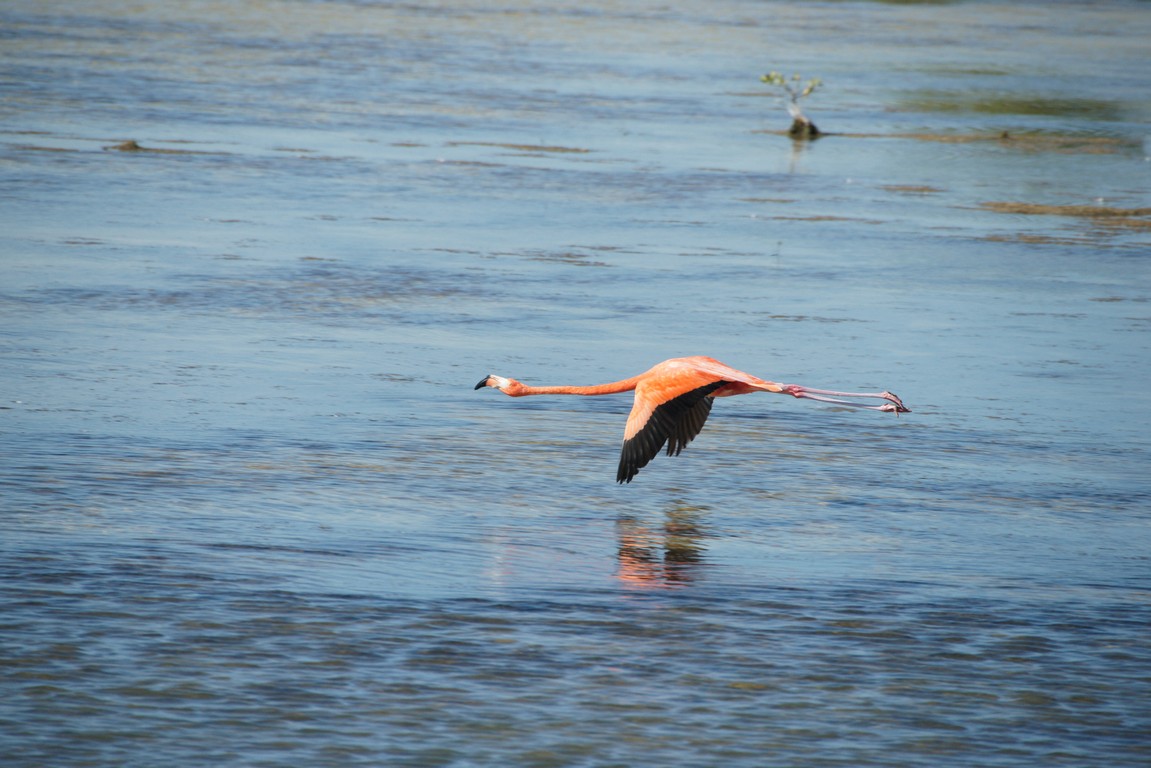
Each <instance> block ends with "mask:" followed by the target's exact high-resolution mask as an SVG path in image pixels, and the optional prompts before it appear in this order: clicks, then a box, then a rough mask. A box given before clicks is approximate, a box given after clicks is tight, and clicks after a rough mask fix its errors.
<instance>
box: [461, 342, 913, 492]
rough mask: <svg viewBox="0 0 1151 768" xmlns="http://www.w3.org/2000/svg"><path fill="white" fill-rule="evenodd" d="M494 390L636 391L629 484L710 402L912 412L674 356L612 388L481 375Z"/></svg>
mask: <svg viewBox="0 0 1151 768" xmlns="http://www.w3.org/2000/svg"><path fill="white" fill-rule="evenodd" d="M483 387H493V388H494V389H498V390H499V391H501V392H503V393H504V394H505V395H510V396H511V397H524V396H525V395H614V394H616V393H617V392H630V391H631V390H633V389H634V390H635V403H634V405H632V409H631V413H630V414H629V415H628V417H627V426H626V427H625V428H624V432H623V450H622V451H621V453H620V457H619V471H618V472H617V473H616V478H615V479H616V482H618V483H630V482H631V481H632V478H633V477H635V476H636V474H637V473H639V471H640V469H641V468H643V467H646V466H647V464H648V462H649V461H651V460H652V459H654V458H655V457H656V456H657V455H658V454H659V452H660V449H661V448H663V446H664V444H665V443H666V444H667V455H668V456H678V455H679V452H680V451H682V450H683V449H684V446H686V445H687V444H688V443H690V442H691V441H692V440H693V439H694V438H695V436H696V435H698V434H699V431H700V430H701V429H703V423H704V422H705V421H707V415H708V413H709V412H711V404H712V399H713V398H716V397H731V396H732V395H747V394H750V393H752V392H778V393H780V394H784V395H791V396H792V397H801V398H807V399H808V400H819V401H821V402H824V403H835V404H837V405H850V406H852V407H855V408H868V409H870V410H873V411H884V412H886V413H911V410H910V409H909V408H907V407H906V406H904V405H903V401H901V400H900V399H899V398H898V397H896V396H895V395H893V394H892V393H890V392H878V393H868V392H834V391H831V390H827V389H811V388H809V387H801V386H799V385H798V384H776V383H775V382H774V381H764V380H763V379H761V378H758V377H756V376H752V375H751V374H750V373H744V372H743V371H737V370H736V369H735V368H732V367H731V366H728V365H724V364H723V363H721V362H719V361H718V360H713V359H712V358H710V357H677V358H673V359H671V360H664V361H663V362H662V363H660V364H659V365H656V366H655V367H653V368H652V369H651V370H649V371H646V372H644V373H641V374H640V375H638V376H632V377H631V378H630V379H624V380H623V381H613V382H611V383H610V384H594V385H592V386H588V387H573V386H559V387H532V386H528V385H527V384H523V383H521V382H518V381H516V380H515V379H507V378H504V377H503V376H496V375H494V374H492V375H488V376H485V377H484V379H483V380H482V381H481V382H480V383H479V384H476V389H481V388H483ZM841 397H875V398H879V399H882V400H886V401H887V402H886V403H884V404H883V405H864V404H863V403H853V402H850V401H847V400H840V399H838V398H841Z"/></svg>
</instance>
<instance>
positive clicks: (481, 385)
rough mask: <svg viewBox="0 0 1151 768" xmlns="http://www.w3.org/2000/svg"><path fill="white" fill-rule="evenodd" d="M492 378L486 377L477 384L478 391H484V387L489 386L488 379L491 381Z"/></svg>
mask: <svg viewBox="0 0 1151 768" xmlns="http://www.w3.org/2000/svg"><path fill="white" fill-rule="evenodd" d="M490 378H491V376H490V375H489V376H484V378H483V380H482V381H480V383H479V384H476V389H483V388H484V387H486V386H487V385H488V379H490Z"/></svg>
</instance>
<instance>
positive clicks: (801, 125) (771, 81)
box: [759, 72, 823, 140]
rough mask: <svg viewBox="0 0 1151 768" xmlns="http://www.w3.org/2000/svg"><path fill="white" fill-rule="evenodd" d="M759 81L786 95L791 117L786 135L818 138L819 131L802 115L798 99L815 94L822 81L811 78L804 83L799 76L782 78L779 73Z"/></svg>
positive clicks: (797, 137)
mask: <svg viewBox="0 0 1151 768" xmlns="http://www.w3.org/2000/svg"><path fill="white" fill-rule="evenodd" d="M759 79H760V80H761V81H763V82H765V83H767V84H768V85H772V86H775V87H776V88H779V89H781V90H782V91H783V92H784V93H785V94H786V95H787V112H788V114H789V115H791V128H789V129H788V130H787V134H788V135H789V136H791V138H793V139H804V140H810V139H814V138H817V137H818V136H819V129H818V128H816V127H815V123H813V122H811V120H810V119H809V118H808V117H807V115H805V114H803V110H802V109H801V108H800V106H799V102H800V99H806V98H807V97H808V96H810V95H811V94H813V93H815V89H816V88H818V87H819V86H821V85H823V81H822V80H820V79H819V78H818V77H813V78H811V79H810V80H808V81H807V82H806V83H804V82H803V78H802V77H800V76H799V75H792V76H791V77H784V76H783V75H782V74H780V73H779V72H768V73H767V74H766V75H764V76H763V77H761V78H759Z"/></svg>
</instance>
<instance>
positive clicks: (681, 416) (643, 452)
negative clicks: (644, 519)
mask: <svg viewBox="0 0 1151 768" xmlns="http://www.w3.org/2000/svg"><path fill="white" fill-rule="evenodd" d="M677 378H678V379H679V380H678V381H677V382H675V384H671V383H670V382H661V383H656V382H650V383H649V382H644V383H641V384H640V385H639V386H638V387H637V388H636V391H635V405H634V406H633V407H632V411H631V415H630V416H629V417H628V420H627V430H626V432H625V434H624V441H623V449H622V450H621V451H620V457H619V471H618V472H617V473H616V482H618V483H630V482H631V480H632V478H633V477H635V476H636V474H638V473H639V471H640V469H641V468H643V467H646V466H647V464H648V462H650V461H651V460H652V459H654V458H655V457H656V456H658V455H659V452H660V449H662V448H663V447H664V444H666V445H667V455H668V456H677V455H678V454H679V452H680V451H682V450H683V449H684V446H686V445H687V444H688V443H690V442H691V441H692V440H693V439H694V438H695V436H696V435H698V434H699V431H700V430H701V429H703V425H704V422H705V421H707V415H708V414H709V413H710V412H711V404H712V399H713V398H711V397H709V395H711V393H712V392H715V391H716V390H717V389H719V388H720V387H722V386H724V385H725V384H727V382H726V381H723V380H718V381H717V380H713V381H708V382H706V383H704V384H701V385H700V386H692V387H691V388H690V389H686V391H683V390H684V383H685V380H687V381H690V379H687V378H686V377H677ZM693 378H694V377H693ZM698 381H699V379H698V378H697V379H696V381H695V382H694V383H698ZM661 384H662V386H661ZM669 384H671V386H670V387H669V386H668V385H669ZM676 384H678V386H675V385H676ZM689 386H690V385H689ZM669 389H671V392H670V393H669V392H668V390H669ZM677 392H678V393H677ZM661 395H663V396H664V398H663V399H661V397H660V396H661Z"/></svg>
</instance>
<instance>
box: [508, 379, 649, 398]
mask: <svg viewBox="0 0 1151 768" xmlns="http://www.w3.org/2000/svg"><path fill="white" fill-rule="evenodd" d="M640 378H641V377H639V376H633V377H632V378H630V379H624V380H623V381H613V382H610V383H608V384H592V385H591V386H587V387H576V386H569V385H565V386H558V387H531V386H528V385H527V384H520V386H519V387H518V388H517V391H516V392H515V394H516V395H517V396H520V397H523V396H525V395H614V394H617V393H619V392H630V391H632V390H633V389H635V388H636V385H638V384H639V382H640Z"/></svg>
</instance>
